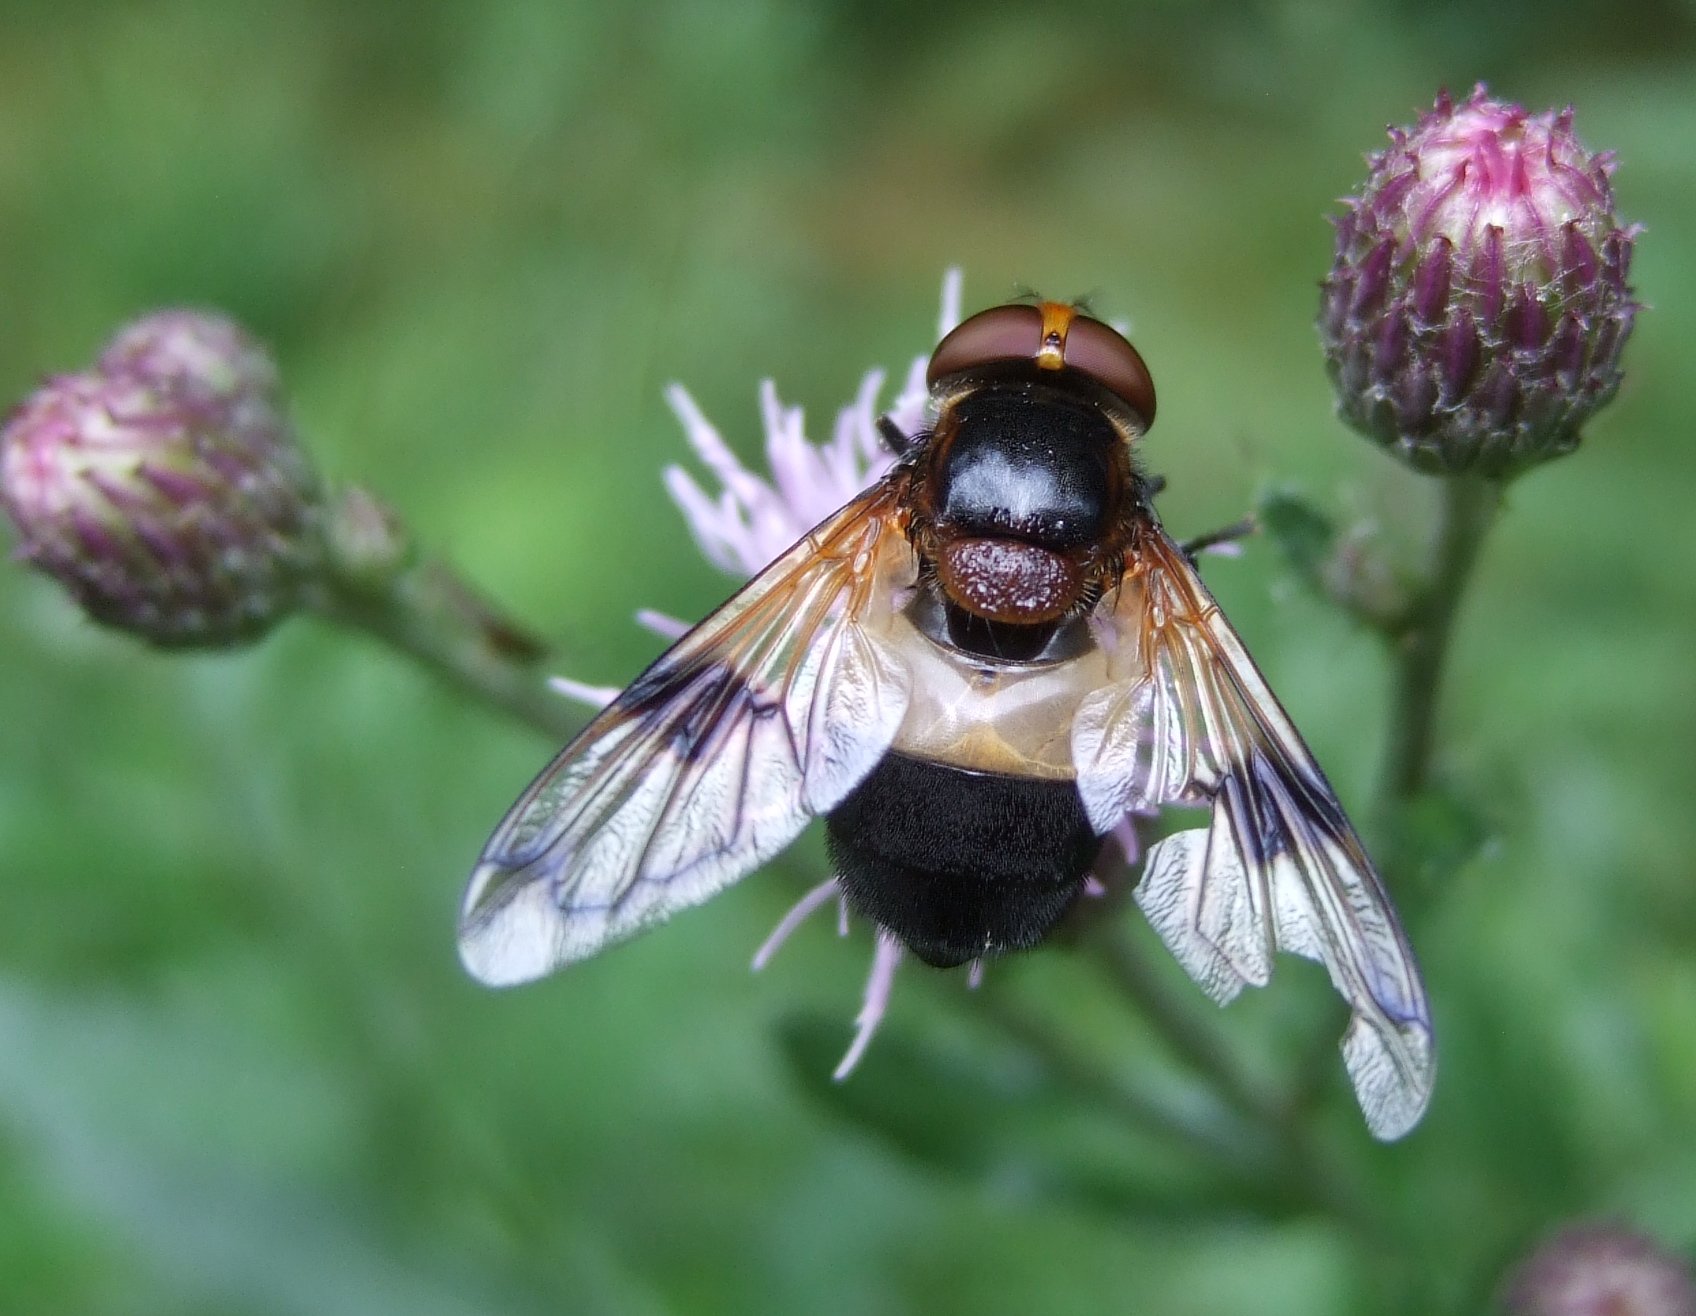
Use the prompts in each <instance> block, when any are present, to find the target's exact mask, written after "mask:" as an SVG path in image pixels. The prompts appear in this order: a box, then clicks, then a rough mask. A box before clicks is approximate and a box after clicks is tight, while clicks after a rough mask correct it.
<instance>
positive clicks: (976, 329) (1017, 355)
mask: <svg viewBox="0 0 1696 1316" xmlns="http://www.w3.org/2000/svg"><path fill="white" fill-rule="evenodd" d="M1041 346H1042V312H1041V311H1039V310H1037V308H1036V307H1034V306H992V307H990V308H989V310H987V311H979V312H978V313H977V314H976V315H970V316H967V317H966V318H965V319H964V320H962V321H960V323H959V324H957V325H955V326H954V328H953V329H951V330H950V331H949V332H948V335H947V336H946V337H945V338H943V340H942V341H941V342H940V343H938V344H937V345H936V351H934V352H933V353H931V358H930V368H929V369H928V370H927V371H925V383H927V384H934V383H936V381H937V380H939V379H942V378H943V377H944V376H947V375H953V374H957V373H959V372H960V371H962V370H973V369H976V368H977V367H978V366H986V365H989V364H990V363H991V362H995V361H1029V360H1033V359H1034V358H1035V357H1036V354H1037V349H1038V348H1040V347H1041Z"/></svg>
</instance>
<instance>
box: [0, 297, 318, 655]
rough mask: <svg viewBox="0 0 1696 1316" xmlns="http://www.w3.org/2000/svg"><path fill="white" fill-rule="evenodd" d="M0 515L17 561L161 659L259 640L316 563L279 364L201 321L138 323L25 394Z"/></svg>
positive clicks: (311, 519) (309, 506)
mask: <svg viewBox="0 0 1696 1316" xmlns="http://www.w3.org/2000/svg"><path fill="white" fill-rule="evenodd" d="M0 503H3V505H4V507H5V509H6V512H7V515H8V516H9V517H10V518H11V520H12V522H13V524H14V525H15V526H16V528H17V532H18V539H19V544H18V553H19V555H20V556H21V557H23V558H24V559H25V560H27V561H28V562H30V563H31V564H32V565H34V566H35V567H37V568H39V569H40V570H42V571H44V572H46V573H47V574H48V575H50V576H52V577H53V578H54V579H56V580H57V581H58V582H59V583H60V584H61V585H63V586H64V587H65V588H66V589H67V590H69V591H70V593H71V594H72V595H73V597H75V598H76V600H77V602H78V603H79V604H80V605H81V606H82V608H83V610H84V611H85V612H86V613H87V614H88V615H89V616H91V617H92V618H94V620H96V621H98V622H101V623H104V624H106V625H109V626H115V627H118V628H120V629H123V630H126V631H129V632H131V633H132V634H135V635H137V636H139V637H141V638H142V639H145V640H147V641H149V642H150V643H153V644H156V645H160V646H163V647H173V648H194V647H199V648H212V647H220V646H224V645H230V644H236V643H240V642H242V641H244V640H250V639H253V638H256V637H257V636H258V635H260V634H262V633H263V632H264V631H266V630H267V629H269V628H270V626H271V625H273V624H274V623H275V622H276V621H277V620H279V619H280V618H281V617H283V616H284V615H286V614H287V613H288V612H289V611H291V610H292V609H293V608H294V607H295V606H296V604H297V603H298V601H299V598H300V593H301V590H302V588H303V586H304V584H305V582H306V581H307V580H309V578H310V577H311V575H312V573H313V572H314V571H315V570H316V568H317V566H318V564H319V562H320V560H321V548H320V534H319V520H320V516H319V507H320V493H319V486H318V481H317V478H316V476H315V475H314V473H313V471H312V469H311V467H310V465H309V464H308V462H307V460H306V457H305V455H304V453H303V452H302V451H301V450H300V448H299V447H298V446H297V444H296V442H295V439H294V434H293V431H292V430H291V428H290V426H289V424H288V421H287V419H286V418H285V417H284V415H283V413H282V408H281V403H280V400H279V398H278V396H277V375H276V368H275V366H274V365H273V364H272V362H271V359H270V357H269V355H268V354H266V353H265V351H264V350H263V349H262V348H261V347H259V346H258V344H256V343H255V342H254V341H253V340H252V339H251V338H249V337H248V336H247V335H246V334H245V333H244V332H243V331H242V330H241V329H240V328H239V327H238V326H236V325H235V324H233V323H232V322H231V321H229V320H227V319H225V318H224V317H222V316H217V315H211V314H204V313H201V312H194V311H164V312H160V313H157V314H155V315H151V316H148V317H146V318H144V319H142V320H139V321H137V322H135V323H134V324H132V325H130V326H128V327H127V328H125V329H123V330H121V331H120V332H119V333H118V334H117V336H116V337H114V338H113V340H112V341H111V343H110V344H109V345H108V346H107V348H106V350H105V351H104V352H103V353H102V354H101V356H100V359H99V363H98V364H97V366H96V367H95V368H94V369H93V370H89V371H85V372H82V373H78V374H70V375H59V376H55V377H53V378H51V379H49V380H48V381H47V382H46V383H45V384H44V385H43V386H42V387H41V388H39V389H37V390H36V392H35V393H33V394H32V395H31V396H30V397H29V398H27V399H26V400H25V401H24V402H23V403H22V404H21V405H20V406H19V407H18V408H17V409H16V410H15V411H14V412H13V413H12V415H11V416H10V417H9V418H8V419H7V422H6V425H5V428H4V430H3V431H0Z"/></svg>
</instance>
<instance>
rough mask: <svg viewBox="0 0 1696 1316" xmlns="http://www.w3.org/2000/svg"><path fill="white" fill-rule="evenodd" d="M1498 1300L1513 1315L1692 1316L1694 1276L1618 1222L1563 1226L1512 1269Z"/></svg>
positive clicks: (1695, 1313)
mask: <svg viewBox="0 0 1696 1316" xmlns="http://www.w3.org/2000/svg"><path fill="white" fill-rule="evenodd" d="M1501 1298H1502V1301H1501V1305H1502V1307H1503V1309H1504V1310H1506V1311H1507V1312H1509V1313H1511V1314H1512V1316H1602V1313H1607V1316H1696V1276H1693V1275H1692V1273H1691V1269H1690V1265H1689V1263H1688V1262H1687V1261H1685V1260H1684V1259H1683V1258H1681V1257H1678V1256H1675V1255H1674V1254H1672V1253H1670V1252H1668V1251H1666V1250H1665V1249H1664V1248H1662V1247H1661V1246H1660V1245H1659V1244H1658V1243H1656V1242H1655V1241H1654V1240H1652V1239H1649V1238H1646V1237H1644V1236H1643V1235H1642V1234H1639V1233H1637V1232H1636V1231H1635V1230H1632V1229H1629V1228H1627V1227H1625V1226H1624V1225H1613V1224H1578V1225H1569V1226H1567V1227H1566V1228H1564V1229H1562V1230H1560V1231H1559V1232H1558V1233H1556V1234H1554V1235H1553V1236H1552V1237H1550V1238H1548V1239H1547V1240H1545V1241H1544V1242H1543V1243H1542V1244H1541V1245H1540V1246H1539V1247H1538V1248H1537V1250H1536V1251H1534V1252H1533V1253H1532V1254H1531V1255H1530V1256H1529V1257H1527V1258H1526V1259H1525V1260H1524V1261H1522V1262H1521V1263H1520V1264H1519V1265H1518V1266H1516V1267H1515V1268H1514V1270H1513V1272H1512V1273H1511V1274H1510V1275H1509V1276H1508V1278H1507V1282H1506V1284H1505V1286H1504V1288H1503V1291H1502V1295H1501Z"/></svg>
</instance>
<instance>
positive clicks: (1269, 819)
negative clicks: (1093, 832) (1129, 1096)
mask: <svg viewBox="0 0 1696 1316" xmlns="http://www.w3.org/2000/svg"><path fill="white" fill-rule="evenodd" d="M1147 531H1148V533H1147V534H1146V536H1145V539H1144V543H1143V544H1142V545H1141V546H1140V547H1139V551H1138V552H1137V554H1136V555H1135V559H1136V560H1135V564H1134V565H1133V566H1132V569H1131V571H1130V573H1128V574H1127V576H1126V578H1125V581H1124V584H1123V586H1122V588H1121V590H1120V592H1119V596H1118V599H1117V601H1116V603H1113V604H1110V605H1108V606H1106V607H1104V609H1103V612H1102V614H1101V616H1100V621H1101V624H1102V629H1103V632H1104V633H1103V639H1104V641H1105V642H1106V643H1107V644H1108V645H1109V646H1111V647H1112V649H1113V651H1114V670H1115V674H1116V675H1117V676H1119V677H1121V678H1122V679H1119V680H1116V681H1114V682H1113V683H1111V684H1110V685H1108V686H1107V687H1105V688H1103V689H1101V690H1098V691H1095V692H1094V693H1093V694H1092V695H1090V696H1089V698H1088V699H1086V700H1085V701H1084V704H1083V705H1082V706H1081V707H1080V709H1079V712H1078V716H1077V719H1076V721H1075V723H1074V728H1073V737H1072V748H1073V755H1074V759H1075V762H1076V763H1077V765H1078V785H1079V790H1080V792H1081V793H1082V795H1083V798H1084V803H1085V806H1086V808H1087V809H1088V811H1089V816H1090V820H1091V822H1092V823H1093V824H1094V825H1095V827H1096V828H1097V830H1098V831H1105V830H1107V828H1108V827H1110V826H1112V825H1113V824H1114V823H1116V822H1117V821H1118V820H1119V819H1120V818H1121V817H1122V816H1123V814H1124V813H1125V811H1126V810H1127V809H1129V808H1139V807H1141V808H1152V807H1155V806H1159V805H1171V804H1183V805H1208V806H1210V807H1211V810H1212V817H1211V823H1210V825H1209V826H1208V827H1206V828H1201V829H1197V830H1193V831H1182V832H1178V833H1177V834H1175V835H1173V836H1169V837H1167V838H1166V839H1164V840H1162V841H1160V842H1159V843H1158V844H1156V845H1155V846H1154V847H1153V848H1152V849H1151V850H1150V851H1149V854H1148V860H1147V864H1146V867H1145V868H1144V871H1143V877H1142V880H1141V882H1140V883H1139V884H1138V886H1137V889H1136V893H1135V894H1136V899H1137V903H1138V904H1139V905H1140V906H1141V907H1142V909H1143V912H1144V913H1145V914H1147V916H1148V919H1149V922H1151V923H1152V924H1153V925H1154V927H1155V928H1156V929H1157V930H1158V931H1159V933H1160V935H1161V937H1162V938H1163V939H1164V940H1165V942H1166V944H1167V946H1168V947H1170V948H1171V950H1172V953H1173V954H1174V955H1176V956H1177V958H1178V960H1179V961H1180V962H1181V963H1182V964H1183V966H1184V968H1185V969H1187V970H1188V971H1189V974H1190V976H1191V977H1192V978H1194V979H1195V980H1196V981H1197V982H1198V983H1199V984H1201V986H1202V987H1203V988H1204V989H1205V990H1206V991H1207V992H1208V994H1209V995H1211V996H1212V997H1214V999H1216V1000H1218V1001H1219V1002H1221V1003H1224V1002H1226V1001H1229V1000H1230V999H1231V998H1232V997H1233V996H1235V995H1236V994H1237V992H1239V991H1240V990H1241V989H1242V988H1243V987H1244V986H1245V985H1253V986H1261V985H1264V984H1265V983H1266V981H1267V980H1268V978H1269V977H1270V975H1271V971H1272V955H1273V952H1274V951H1278V950H1285V951H1291V952H1294V953H1295V954H1297V955H1304V956H1306V957H1307V958H1308V959H1313V960H1318V961H1319V962H1320V963H1322V964H1323V965H1324V966H1325V967H1326V969H1327V970H1328V971H1329V972H1330V975H1331V981H1332V983H1333V984H1334V985H1335V987H1336V989H1337V991H1338V992H1340V993H1341V994H1342V996H1343V997H1344V999H1346V1000H1347V1001H1348V1003H1349V1005H1350V1007H1351V1008H1352V1009H1353V1011H1354V1017H1353V1019H1352V1020H1351V1021H1350V1024H1349V1028H1348V1032H1347V1033H1346V1034H1345V1035H1344V1038H1343V1058H1344V1062H1345V1064H1346V1065H1347V1067H1348V1072H1349V1077H1350V1079H1351V1080H1352V1081H1353V1083H1354V1088H1355V1093H1356V1095H1357V1096H1358V1098H1359V1100H1360V1105H1361V1109H1362V1110H1363V1111H1364V1112H1365V1115H1366V1122H1367V1125H1368V1127H1369V1128H1370V1129H1371V1130H1372V1132H1373V1133H1374V1134H1375V1135H1376V1136H1378V1137H1380V1138H1397V1137H1400V1136H1401V1135H1402V1134H1404V1133H1406V1132H1407V1131H1408V1130H1409V1129H1411V1128H1412V1127H1413V1126H1414V1124H1416V1123H1417V1122H1418V1120H1419V1117H1420V1115H1421V1114H1423V1113H1424V1110H1425V1106H1426V1103H1427V1102H1428V1101H1429V1100H1430V1097H1431V1086H1432V1082H1433V1079H1434V1077H1435V1058H1434V1054H1433V1050H1432V1036H1431V1020H1430V1012H1429V1007H1428V1005H1427V1003H1426V999H1425V988H1424V985H1423V984H1422V983H1421V982H1420V978H1419V970H1418V968H1417V967H1416V965H1415V963H1414V958H1413V952H1412V950H1411V949H1410V947H1409V946H1408V942H1407V938H1406V936H1405V935H1404V934H1403V932H1402V930H1401V926H1400V924H1399V923H1398V922H1397V920H1396V914H1395V910H1394V909H1393V908H1392V907H1391V904H1390V899H1389V896H1388V895H1387V894H1386V893H1385V891H1384V887H1383V885H1382V883H1381V882H1380V881H1379V879H1378V875H1377V873H1376V872H1375V871H1374V869H1373V867H1372V861H1371V860H1370V859H1369V858H1368V857H1367V855H1366V851H1365V850H1364V848H1363V847H1362V846H1361V843H1360V838H1359V837H1358V836H1356V835H1355V831H1354V828H1353V827H1352V826H1350V824H1349V821H1348V819H1347V817H1345V816H1344V814H1343V811H1342V807H1341V806H1340V805H1339V804H1338V803H1337V797H1336V794H1335V793H1334V792H1333V791H1332V789H1331V786H1330V784H1329V783H1328V782H1327V781H1326V780H1325V775H1324V774H1323V773H1322V772H1321V771H1320V770H1319V765H1318V764H1316V763H1315V762H1314V761H1313V756H1312V754H1310V753H1309V752H1308V749H1307V746H1306V745H1304V744H1303V743H1302V740H1301V736H1300V735H1299V734H1297V732H1296V729H1295V727H1294V726H1293V725H1291V723H1290V719H1289V716H1288V714H1286V713H1285V712H1284V710H1283V708H1282V707H1281V706H1280V705H1279V703H1278V700H1277V698H1276V697H1275V696H1274V695H1273V694H1272V691H1271V690H1270V689H1268V688H1267V685H1266V681H1265V679H1264V678H1263V677H1262V676H1261V674H1260V671H1259V669H1258V668H1256V667H1255V665H1254V661H1253V659H1251V658H1250V657H1249V655H1248V651H1247V650H1246V649H1244V647H1243V643H1242V641H1241V639H1239V638H1238V636H1237V633H1236V632H1235V631H1234V630H1232V629H1231V626H1230V624H1229V623H1228V622H1227V621H1226V620H1225V618H1224V616H1223V615H1222V614H1221V613H1220V611H1219V607H1218V605H1217V604H1216V603H1215V602H1214V600H1213V597H1212V595H1210V594H1209V593H1208V591H1207V588H1206V586H1205V585H1203V584H1202V582H1201V578H1200V576H1199V575H1198V574H1197V573H1196V570H1195V568H1194V567H1193V566H1192V565H1191V564H1190V562H1189V560H1188V559H1187V558H1186V557H1185V556H1184V554H1183V551H1182V550H1181V549H1179V548H1178V546H1177V545H1176V544H1174V543H1173V542H1172V541H1171V540H1170V539H1169V538H1168V537H1167V536H1166V534H1165V532H1164V531H1163V530H1161V529H1160V527H1159V526H1158V525H1157V524H1155V523H1153V522H1152V520H1151V521H1150V523H1149V525H1148V527H1147Z"/></svg>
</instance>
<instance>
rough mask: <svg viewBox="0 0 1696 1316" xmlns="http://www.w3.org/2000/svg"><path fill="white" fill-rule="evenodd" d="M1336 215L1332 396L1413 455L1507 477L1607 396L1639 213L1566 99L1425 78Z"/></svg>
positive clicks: (1559, 449)
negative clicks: (1556, 106) (1454, 87)
mask: <svg viewBox="0 0 1696 1316" xmlns="http://www.w3.org/2000/svg"><path fill="white" fill-rule="evenodd" d="M1390 143H1391V144H1390V147H1389V149H1387V150H1385V151H1381V152H1379V153H1378V154H1377V155H1373V156H1371V157H1369V164H1370V172H1369V173H1368V175H1367V179H1366V184H1365V186H1364V187H1363V188H1362V189H1361V193H1360V195H1359V196H1358V197H1351V198H1347V199H1346V200H1345V201H1344V204H1345V205H1346V206H1347V207H1348V209H1347V212H1346V213H1345V214H1343V215H1342V216H1340V217H1339V218H1338V219H1337V221H1336V228H1337V254H1336V261H1335V263H1334V264H1333V265H1332V268H1331V273H1330V274H1329V275H1328V276H1327V278H1326V279H1325V282H1324V284H1323V285H1322V286H1323V294H1322V297H1321V301H1320V313H1319V330H1320V336H1321V338H1322V339H1323V341H1324V346H1325V355H1326V361H1327V364H1328V366H1329V368H1330V372H1331V377H1332V380H1333V382H1334V384H1335V386H1336V389H1337V400H1338V409H1339V411H1340V412H1341V414H1342V416H1343V418H1344V419H1345V420H1347V421H1348V422H1349V423H1350V424H1351V425H1353V426H1354V427H1355V428H1356V429H1358V430H1360V431H1361V432H1362V433H1364V434H1366V435H1367V436H1368V437H1369V438H1372V439H1374V440H1376V441H1377V442H1378V443H1380V444H1382V445H1383V446H1384V447H1386V448H1388V449H1389V450H1390V451H1391V452H1394V453H1395V454H1396V455H1398V456H1399V457H1401V458H1402V459H1403V460H1405V461H1407V462H1408V463H1409V464H1411V465H1412V466H1414V467H1416V468H1418V469H1419V470H1422V471H1428V472H1433V473H1440V474H1459V473H1462V472H1469V473H1473V474H1477V475H1485V476H1493V477H1505V476H1509V475H1513V474H1517V473H1518V472H1519V471H1522V470H1524V469H1525V468H1527V467H1529V466H1531V465H1533V464H1535V463H1537V462H1540V461H1546V460H1548V459H1549V458H1551V457H1558V456H1561V455H1563V454H1565V453H1568V452H1571V451H1572V450H1573V449H1574V448H1576V447H1577V446H1578V441H1579V430H1580V428H1581V426H1582V425H1583V424H1584V422H1585V421H1586V420H1588V419H1589V418H1590V417H1591V415H1593V414H1594V413H1595V412H1596V410H1597V409H1598V408H1599V407H1601V406H1602V405H1603V404H1604V403H1606V402H1607V401H1608V400H1609V399H1610V398H1612V397H1613V395H1614V393H1615V392H1616V391H1617V390H1618V388H1619V382H1620V365H1619V360H1620V351H1621V349H1622V348H1623V347H1624V345H1625V340H1626V338H1627V337H1628V336H1629V335H1630V333H1631V327H1632V322H1633V320H1634V318H1635V317H1636V314H1637V310H1638V303H1637V302H1636V301H1635V300H1634V299H1633V297H1632V295H1631V288H1630V286H1629V284H1628V283H1627V282H1626V277H1627V272H1628V269H1629V266H1630V259H1631V248H1632V243H1633V241H1634V240H1635V238H1636V236H1637V233H1638V230H1637V228H1636V227H1635V226H1630V227H1623V228H1622V227H1621V226H1620V224H1619V222H1618V221H1617V220H1616V218H1615V217H1614V195H1613V188H1612V186H1611V184H1610V182H1609V178H1610V175H1611V174H1612V173H1613V169H1614V162H1613V158H1612V157H1611V156H1610V155H1608V154H1606V153H1604V154H1601V155H1593V154H1591V153H1590V152H1588V151H1586V150H1585V149H1584V147H1583V145H1582V144H1581V143H1580V142H1579V140H1578V138H1577V137H1576V136H1574V134H1573V131H1572V111H1571V110H1563V111H1561V112H1560V113H1558V114H1557V113H1554V112H1552V111H1550V112H1545V113H1542V114H1535V115H1533V114H1529V113H1527V112H1526V111H1525V110H1524V109H1522V108H1520V107H1519V106H1517V105H1507V104H1504V103H1502V102H1500V101H1494V100H1491V99H1489V98H1488V97H1487V96H1486V95H1485V92H1484V88H1483V87H1482V86H1480V87H1479V88H1477V89H1476V90H1475V91H1474V92H1473V93H1472V95H1471V97H1469V98H1468V99H1467V100H1466V101H1464V102H1463V103H1461V104H1460V105H1455V104H1454V103H1452V102H1451V101H1450V100H1449V98H1448V97H1447V95H1443V96H1439V97H1438V99H1437V104H1436V106H1435V108H1434V109H1432V110H1431V111H1429V112H1428V113H1427V114H1425V115H1424V116H1423V117H1422V118H1421V119H1420V121H1419V122H1418V123H1417V124H1415V125H1414V126H1413V128H1412V129H1409V130H1405V131H1404V130H1400V129H1391V131H1390Z"/></svg>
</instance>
